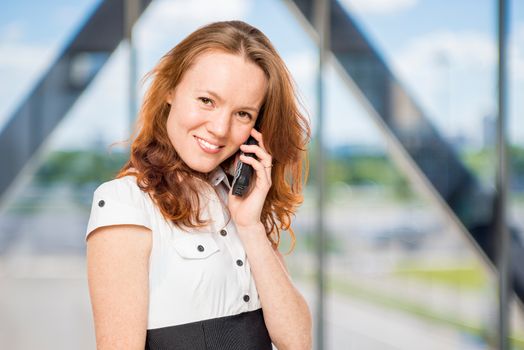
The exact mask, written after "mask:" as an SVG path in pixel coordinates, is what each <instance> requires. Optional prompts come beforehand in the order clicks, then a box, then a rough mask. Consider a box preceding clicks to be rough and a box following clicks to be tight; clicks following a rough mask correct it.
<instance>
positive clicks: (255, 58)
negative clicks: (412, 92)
mask: <svg viewBox="0 0 524 350" xmlns="http://www.w3.org/2000/svg"><path fill="white" fill-rule="evenodd" d="M149 76H150V77H151V78H152V83H151V85H150V87H149V90H148V91H147V93H146V96H145V99H144V102H143V105H142V108H141V112H140V118H139V121H138V127H137V135H136V137H135V138H134V140H133V143H132V146H131V154H130V159H129V161H128V162H127V164H126V165H125V166H124V167H123V168H122V170H121V172H120V174H119V175H118V177H117V179H115V180H112V181H109V182H106V183H104V184H102V185H101V186H100V187H99V188H98V189H97V190H96V192H95V194H94V200H93V207H92V211H91V217H90V220H89V223H88V228H87V235H86V239H87V246H88V249H87V258H88V280H89V288H90V295H91V302H92V306H93V315H94V321H95V330H96V338H97V345H98V348H99V349H106V348H125V349H143V348H146V349H271V344H272V343H274V344H275V345H276V346H277V347H278V348H282V349H308V348H311V315H310V312H309V308H308V306H307V304H306V302H305V300H304V298H303V297H302V296H301V295H300V293H299V292H298V291H297V290H296V288H295V287H294V286H293V283H292V281H291V279H290V277H289V275H288V273H287V271H286V267H285V263H284V260H283V257H282V255H281V254H280V252H279V251H278V245H279V243H280V234H281V230H287V231H289V232H290V234H291V236H292V238H293V241H294V240H295V236H294V233H293V230H292V229H291V227H290V225H291V216H292V215H293V214H294V212H295V211H296V208H297V206H298V205H299V204H300V203H301V201H302V193H301V192H302V184H303V177H304V176H305V175H306V174H303V172H302V169H303V165H304V164H303V163H304V161H305V160H306V154H305V148H306V144H307V142H309V137H310V129H309V124H308V122H307V119H306V118H305V117H304V116H302V115H301V114H300V112H299V108H298V105H297V99H296V96H295V91H294V87H293V84H292V79H291V77H290V75H289V73H288V71H287V69H286V67H285V64H284V63H283V61H282V59H281V58H280V57H279V55H278V54H277V52H276V51H275V49H274V48H273V46H272V45H271V43H270V42H269V40H268V39H267V38H266V37H265V35H264V34H262V33H261V32H260V31H259V30H258V29H256V28H254V27H252V26H250V25H248V24H246V23H244V22H240V21H230V22H217V23H213V24H210V25H208V26H205V27H203V28H200V29H198V30H197V31H195V32H194V33H192V34H191V35H189V36H188V37H187V38H186V39H184V40H183V41H182V42H181V43H179V44H178V45H177V46H175V47H174V48H173V49H172V50H171V51H170V52H168V53H167V54H166V55H165V56H164V57H163V58H162V59H161V61H160V62H159V64H158V65H157V66H156V67H155V68H154V69H153V71H152V72H151V73H150V75H149ZM255 126H256V128H255ZM249 137H251V138H253V139H254V140H256V141H257V144H244V143H245V142H246V140H247V139H248V138H249ZM240 151H241V152H240ZM243 152H246V153H250V154H252V155H254V157H248V156H246V155H244V154H243ZM239 161H241V162H242V163H244V164H245V165H246V166H251V167H252V169H253V172H254V175H253V179H252V183H251V186H250V187H249V190H248V193H247V194H245V195H244V196H242V197H238V196H235V195H233V194H232V191H231V185H230V178H229V177H228V176H230V175H232V174H231V169H232V168H233V167H235V166H236V164H237V163H238V162H239ZM305 168H306V169H307V167H305Z"/></svg>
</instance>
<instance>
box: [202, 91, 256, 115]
mask: <svg viewBox="0 0 524 350" xmlns="http://www.w3.org/2000/svg"><path fill="white" fill-rule="evenodd" d="M198 92H204V93H206V94H209V95H211V96H213V97H214V98H215V99H217V100H218V101H220V102H222V101H224V99H223V98H222V97H220V95H219V94H217V93H216V92H214V91H211V90H200V91H198ZM240 109H246V110H250V111H253V112H255V113H258V108H255V107H248V106H245V107H241V108H240Z"/></svg>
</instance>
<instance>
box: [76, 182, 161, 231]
mask: <svg viewBox="0 0 524 350" xmlns="http://www.w3.org/2000/svg"><path fill="white" fill-rule="evenodd" d="M150 205H151V203H150V198H149V195H148V194H147V193H145V192H144V191H142V190H141V189H140V187H138V185H137V183H136V178H135V177H134V176H125V177H122V178H118V179H114V180H111V181H107V182H104V183H103V184H101V185H100V186H98V188H97V189H96V190H95V193H94V195H93V204H92V207H91V215H90V217H89V222H88V227H87V232H86V238H87V236H88V235H89V234H90V233H91V232H92V231H94V230H95V229H97V228H100V227H104V226H112V225H138V226H144V227H145V228H148V229H151V218H150V215H149V213H150Z"/></svg>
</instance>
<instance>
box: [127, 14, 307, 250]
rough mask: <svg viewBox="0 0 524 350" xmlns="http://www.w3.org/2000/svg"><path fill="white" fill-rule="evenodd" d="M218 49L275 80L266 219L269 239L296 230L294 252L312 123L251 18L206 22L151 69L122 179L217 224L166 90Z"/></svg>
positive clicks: (187, 217) (184, 217) (178, 216)
mask: <svg viewBox="0 0 524 350" xmlns="http://www.w3.org/2000/svg"><path fill="white" fill-rule="evenodd" d="M210 50H219V51H222V52H226V53H231V54H235V55H241V56H243V57H245V58H246V59H248V60H250V61H251V62H253V63H255V64H256V65H258V66H259V67H260V68H261V69H262V70H263V71H264V73H265V75H266V78H267V79H268V84H267V91H266V94H265V99H264V101H263V104H262V107H261V110H260V113H259V116H258V119H257V128H258V130H259V131H260V132H261V133H262V134H263V135H264V144H265V146H266V148H267V150H268V152H269V153H270V154H271V155H272V157H273V161H274V165H273V169H272V174H271V180H272V186H271V188H270V190H269V193H268V195H267V197H266V201H265V203H264V206H263V209H262V214H261V222H262V223H263V224H264V227H265V231H266V235H267V236H268V239H269V240H270V241H271V242H272V243H273V245H276V246H277V247H278V245H279V244H280V236H281V230H286V231H288V232H289V234H290V235H291V248H290V251H292V250H293V248H294V245H295V241H296V237H295V234H294V232H293V229H292V228H291V218H292V216H294V214H295V211H296V209H297V206H298V205H299V204H301V203H302V201H303V196H302V188H303V184H304V183H305V181H306V179H307V175H308V168H309V163H308V159H307V153H306V148H307V144H308V142H309V140H310V137H311V130H310V126H309V122H308V119H307V118H306V117H305V116H304V115H303V114H302V113H301V111H300V108H299V107H300V104H299V99H298V95H297V94H296V90H295V86H294V83H293V80H292V78H291V75H290V73H289V71H288V70H287V68H286V66H285V64H284V62H283V60H282V58H281V57H280V56H279V55H278V53H277V51H276V50H275V48H274V47H273V45H272V44H271V42H270V41H269V39H268V38H267V37H266V36H265V35H264V34H263V33H262V32H261V31H260V30H258V29H257V28H254V27H253V26H251V25H249V24H247V23H245V22H241V21H226V22H216V23H211V24H209V25H206V26H204V27H201V28H200V29H198V30H196V31H195V32H193V33H191V34H190V35H189V36H188V37H186V38H185V39H184V40H183V41H181V42H180V43H179V44H178V45H176V46H175V47H174V48H173V49H171V50H170V51H169V52H168V53H167V54H166V55H164V56H163V57H162V58H161V59H160V61H159V63H158V64H157V65H156V66H155V67H154V68H153V70H152V71H151V72H149V73H148V74H147V75H146V76H145V79H150V80H151V84H150V85H149V87H148V89H147V91H146V94H145V96H144V100H143V103H142V106H141V109H140V112H139V116H138V121H137V127H136V131H135V135H136V136H135V137H134V139H133V140H132V144H131V152H130V158H129V160H128V162H127V163H126V164H125V165H124V166H123V167H122V169H121V170H120V172H119V173H118V175H117V178H119V177H123V176H127V175H133V176H135V177H136V178H137V184H138V186H139V187H140V188H141V189H142V191H145V192H147V193H149V195H150V196H151V198H152V199H153V200H154V202H155V203H156V205H157V206H158V207H159V209H160V211H161V213H162V214H163V215H164V217H165V218H166V219H167V220H170V221H171V222H173V223H174V224H175V225H176V226H178V227H186V228H199V227H203V226H205V225H207V224H208V223H209V222H208V221H206V220H202V219H201V213H200V208H201V207H200V201H201V200H202V199H201V198H200V197H201V196H200V195H199V193H201V191H202V184H203V183H204V184H205V183H206V181H207V174H202V173H198V172H195V171H193V170H192V169H191V168H189V167H188V166H187V165H186V164H185V163H184V162H183V161H182V159H181V158H180V156H179V155H178V154H177V152H176V151H175V149H174V147H173V145H172V143H171V142H170V140H169V137H168V134H167V129H166V122H167V117H168V114H169V110H170V105H169V104H168V103H167V100H166V96H167V95H168V93H169V92H170V91H172V90H173V89H174V88H175V87H176V86H177V84H178V83H179V82H180V81H181V79H182V77H183V75H184V73H185V72H186V71H187V70H188V69H189V68H190V66H191V64H192V63H193V62H194V61H195V59H196V58H197V57H198V56H199V55H201V54H202V53H204V52H208V51H210ZM233 160H234V156H232V157H230V158H229V159H227V160H225V161H224V163H222V166H223V167H228V166H229V165H230V164H231V161H233ZM202 180H204V181H202ZM209 186H211V185H209Z"/></svg>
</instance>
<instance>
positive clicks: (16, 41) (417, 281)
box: [0, 0, 524, 350]
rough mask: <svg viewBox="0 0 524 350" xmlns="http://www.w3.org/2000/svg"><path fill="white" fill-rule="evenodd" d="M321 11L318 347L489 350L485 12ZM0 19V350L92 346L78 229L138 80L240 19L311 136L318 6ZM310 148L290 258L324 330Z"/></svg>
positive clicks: (520, 178) (493, 111) (520, 92)
mask: <svg viewBox="0 0 524 350" xmlns="http://www.w3.org/2000/svg"><path fill="white" fill-rule="evenodd" d="M508 3H509V11H508V13H509V17H508V21H507V23H508V32H509V36H508V45H509V46H508V48H509V51H508V61H507V62H508V69H509V74H508V102H509V104H508V109H507V116H508V127H507V131H508V137H509V140H508V143H509V146H510V147H509V153H510V156H511V157H510V162H509V164H508V169H509V173H510V176H509V179H510V180H509V182H508V204H507V209H508V221H509V222H508V225H509V227H510V232H511V238H512V240H511V252H512V257H513V261H512V263H511V268H512V271H513V276H514V290H515V292H516V294H514V293H511V298H510V303H509V319H510V329H511V331H510V342H511V348H513V349H524V316H523V303H522V300H524V249H523V243H522V242H523V241H524V121H523V120H522V115H523V113H524V98H523V96H524V3H523V2H522V1H517V0H514V1H509V2H508ZM133 4H134V5H133ZM330 7H331V10H330V32H331V42H330V51H329V52H328V55H327V59H326V61H325V62H324V69H323V79H324V80H323V81H324V91H323V94H324V95H323V96H324V100H323V101H324V102H323V113H322V118H323V123H324V124H323V125H324V127H323V140H324V141H323V147H324V150H325V154H324V157H325V158H324V160H323V162H324V164H325V168H324V170H325V186H323V187H322V188H323V189H324V202H323V205H324V223H325V226H324V228H325V232H324V237H325V240H326V246H325V251H324V252H325V254H324V255H323V261H324V266H325V270H324V277H325V286H324V287H325V294H324V295H323V300H324V305H325V309H324V318H323V319H322V320H323V321H322V322H323V323H322V324H323V327H324V348H325V349H439V350H440V349H461V350H462V349H479V350H480V349H495V348H497V340H496V339H497V336H498V335H497V317H498V308H499V304H498V287H497V276H496V273H495V271H496V270H495V269H494V267H493V263H492V262H493V261H494V259H495V257H496V249H497V248H496V247H497V237H496V234H495V230H494V222H495V221H496V219H497V218H496V215H495V214H494V213H495V211H494V206H495V204H494V203H496V200H495V198H496V196H495V195H494V192H495V174H496V164H497V153H496V117H497V63H498V62H497V45H498V41H497V30H496V28H497V1H495V0H477V1H471V0H455V1H437V0H338V1H334V0H333V1H331V5H330ZM0 8H1V11H0V77H1V80H0V151H1V152H0V153H1V155H0V164H1V165H0V169H1V170H0V200H1V202H0V205H1V206H0V348H2V349H94V348H95V341H94V328H93V320H92V315H91V308H90V303H89V295H88V289H87V281H86V266H85V242H84V235H85V228H86V225H87V219H88V215H89V210H90V205H91V200H92V194H93V191H94V189H95V188H96V187H97V186H98V185H99V184H100V183H101V182H104V181H107V180H109V179H111V178H113V177H114V175H115V173H116V171H117V170H118V169H119V168H120V166H121V165H122V164H123V162H124V161H125V160H126V158H127V148H126V146H125V145H123V144H122V143H121V141H124V140H126V139H127V138H128V137H129V135H130V130H131V128H132V123H133V121H134V115H135V112H136V109H137V106H138V105H139V101H140V99H141V96H142V94H143V92H144V89H145V87H144V86H142V85H140V79H141V78H142V77H143V76H144V74H146V73H147V72H148V71H149V70H150V69H151V68H152V67H153V66H154V65H155V64H156V62H157V61H158V59H159V58H160V57H161V56H162V55H163V54H164V53H165V52H166V51H168V50H169V49H170V48H171V47H173V46H174V45H175V44H176V43H178V42H179V41H180V40H181V39H182V38H184V37H185V36H186V35H188V34H189V33H190V32H192V31H193V30H195V29H196V28H197V27H199V26H201V25H204V24H207V23H209V22H212V21H218V20H229V19H240V20H244V21H246V22H248V23H250V24H252V25H254V26H256V27H258V28H259V29H261V30H262V31H263V32H264V33H265V34H266V35H267V36H268V37H269V38H270V39H271V40H272V42H273V43H274V45H275V46H276V48H277V50H278V51H279V53H280V54H281V55H282V57H283V58H284V60H285V61H286V63H287V65H288V67H289V69H290V71H291V73H292V75H293V77H294V79H295V81H296V83H297V87H298V90H299V92H300V95H301V98H302V102H303V104H304V109H305V110H306V111H307V113H308V115H309V116H310V118H311V121H312V124H313V130H314V132H315V133H316V130H317V126H318V121H319V119H318V117H319V113H317V110H318V101H317V87H318V86H317V85H318V80H317V74H318V63H317V62H318V45H317V36H316V34H315V32H314V29H313V24H312V23H313V19H312V18H313V10H312V9H313V5H312V1H291V0H224V1H211V0H209V1H206V0H195V1H183V0H153V1H144V0H142V1H127V2H126V1H123V0H112V1H109V0H108V1H101V0H75V1H72V0H47V1H45V2H44V1H38V2H37V1H30V0H16V1H15V0H4V1H3V2H2V5H0ZM135 20H136V22H135ZM130 38H132V40H129V39H130ZM316 142H317V138H315V139H313V142H312V143H311V145H310V148H311V153H310V161H311V172H310V179H309V182H308V186H307V188H306V191H305V201H304V204H303V205H302V207H301V208H300V210H299V212H298V214H297V216H296V221H295V223H294V229H295V232H296V235H297V245H296V248H295V251H294V252H293V253H292V254H290V255H288V256H287V257H286V261H287V264H288V268H289V270H290V272H291V274H292V277H293V279H294V281H295V282H296V284H297V286H298V287H299V289H300V290H301V291H302V292H303V294H304V295H305V296H306V298H307V299H308V302H309V305H310V307H311V310H312V312H313V313H314V316H315V323H316V326H318V322H319V320H320V319H321V318H320V317H318V316H319V315H318V314H317V310H318V309H317V306H316V305H318V302H319V298H318V292H317V291H318V286H317V280H318V279H317V277H318V275H317V273H318V272H317V271H318V257H317V249H316V247H317V246H318V244H317V243H318V240H317V239H318V235H317V234H318V232H317V223H316V220H317V213H318V204H317V202H318V200H317V195H318V191H319V181H318V174H317V172H316V167H315V164H318V163H317V158H318V157H317V153H316V151H315V150H316V149H317V148H316ZM114 143H117V144H116V145H114V146H112V147H110V146H111V145H112V144H114ZM288 248H289V239H288V237H287V235H286V234H284V239H283V247H282V248H281V251H282V252H283V253H285V252H286V251H287V250H288ZM315 337H318V334H317V333H315ZM316 347H317V348H319V346H318V345H316Z"/></svg>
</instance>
